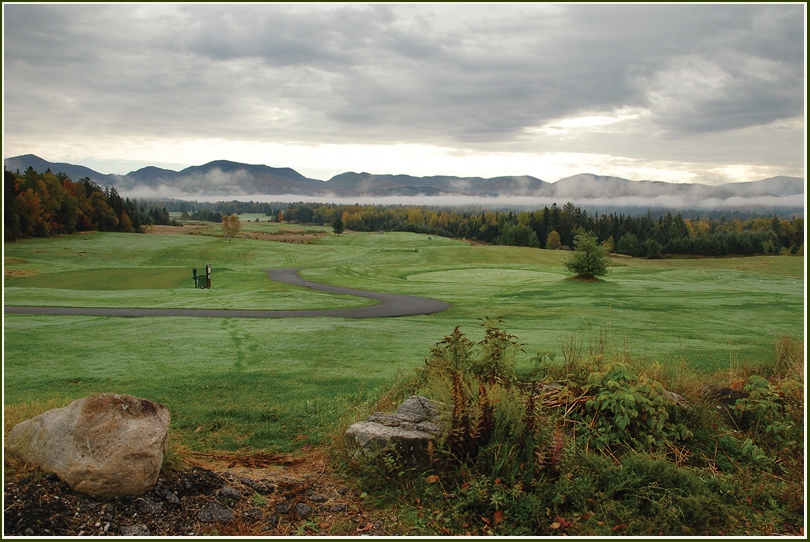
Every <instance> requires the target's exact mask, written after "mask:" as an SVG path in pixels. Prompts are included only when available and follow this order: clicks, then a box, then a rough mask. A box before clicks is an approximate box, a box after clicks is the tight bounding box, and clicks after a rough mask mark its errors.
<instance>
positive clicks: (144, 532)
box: [121, 523, 149, 536]
mask: <svg viewBox="0 0 810 542" xmlns="http://www.w3.org/2000/svg"><path fill="white" fill-rule="evenodd" d="M121 536H149V528H148V527H147V526H146V525H141V524H140V523H138V524H136V525H124V526H123V527H121Z"/></svg>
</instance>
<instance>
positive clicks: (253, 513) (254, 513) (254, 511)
mask: <svg viewBox="0 0 810 542" xmlns="http://www.w3.org/2000/svg"><path fill="white" fill-rule="evenodd" d="M245 516H247V517H249V518H250V519H254V520H257V521H258V520H260V519H262V518H263V517H264V513H263V512H262V511H261V509H260V508H251V509H250V510H246V511H245Z"/></svg>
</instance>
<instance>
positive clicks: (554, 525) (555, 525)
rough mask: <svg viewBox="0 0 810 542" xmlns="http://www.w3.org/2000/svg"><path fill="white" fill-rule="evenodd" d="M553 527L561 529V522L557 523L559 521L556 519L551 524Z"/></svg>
mask: <svg viewBox="0 0 810 542" xmlns="http://www.w3.org/2000/svg"><path fill="white" fill-rule="evenodd" d="M551 528H552V529H559V528H560V524H559V523H557V522H556V521H555V522H554V523H552V524H551Z"/></svg>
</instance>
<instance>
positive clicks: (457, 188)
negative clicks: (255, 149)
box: [4, 154, 805, 208]
mask: <svg viewBox="0 0 810 542" xmlns="http://www.w3.org/2000/svg"><path fill="white" fill-rule="evenodd" d="M4 165H5V167H6V168H7V169H9V170H12V171H13V170H19V171H20V172H23V171H25V170H26V169H28V167H29V166H30V167H33V168H34V169H35V170H36V171H40V172H42V171H46V170H48V169H50V171H51V172H53V173H58V172H64V173H65V174H67V175H69V176H70V177H71V178H72V179H73V180H79V179H81V178H84V177H89V178H91V179H93V180H94V181H96V182H97V183H99V184H100V185H102V186H114V187H115V188H116V189H117V190H118V191H119V192H120V193H122V194H127V193H130V192H136V191H137V192H138V193H144V192H146V193H149V191H151V192H152V193H154V194H155V197H174V198H178V199H182V198H189V199H193V198H194V197H203V196H206V197H216V196H220V195H221V196H228V197H235V196H240V195H242V196H302V197H304V196H306V197H319V196H321V197H324V198H329V197H339V198H353V197H391V196H399V197H407V196H472V197H481V198H493V197H504V196H511V197H535V198H551V199H555V200H556V201H558V202H560V203H562V202H567V201H572V202H575V203H576V202H588V201H597V200H599V201H601V200H613V201H617V200H622V201H623V202H624V203H625V204H627V205H635V203H634V202H636V201H637V202H639V203H638V205H646V206H651V205H653V204H660V206H672V207H683V208H688V206H689V204H690V203H694V202H707V201H709V202H711V201H713V200H715V199H716V200H718V201H719V200H723V201H735V200H753V202H754V203H755V202H756V201H755V200H757V199H758V198H759V199H760V200H762V201H763V204H765V205H766V206H771V205H777V206H778V205H783V204H784V205H787V204H789V205H792V206H796V207H804V193H805V187H804V179H803V178H798V177H772V178H770V179H764V180H761V181H754V182H738V183H728V184H722V185H717V186H709V185H702V184H695V183H667V182H663V181H631V180H628V179H623V178H620V177H610V176H600V175H594V174H591V173H583V174H579V175H574V176H571V177H566V178H565V179H560V180H559V181H557V182H554V183H550V182H546V181H543V180H541V179H538V178H535V177H531V176H529V175H522V176H502V177H493V178H489V179H485V178H482V177H454V176H445V175H436V176H428V177H414V176H411V175H393V174H372V173H365V172H363V173H355V172H346V173H341V174H340V175H336V176H334V177H332V178H331V179H329V180H328V181H322V180H318V179H310V178H308V177H305V176H304V175H301V174H300V173H298V172H297V171H295V170H294V169H292V168H275V167H270V166H265V165H251V164H242V163H239V162H231V161H228V160H215V161H213V162H209V163H207V164H204V165H201V166H191V167H188V168H185V169H183V170H181V171H173V170H169V169H163V168H158V167H154V166H147V167H144V168H141V169H139V170H136V171H132V172H130V173H127V174H126V175H116V174H103V173H98V172H97V171H93V170H92V169H90V168H87V167H84V166H81V165H74V164H67V163H61V162H48V161H46V160H43V159H42V158H39V157H38V156H35V155H32V154H26V155H23V156H16V157H13V158H7V159H5V160H4ZM642 201H643V202H644V203H643V204H642V203H641V202H642ZM774 202H776V203H774ZM779 202H783V203H779ZM738 204H739V203H738Z"/></svg>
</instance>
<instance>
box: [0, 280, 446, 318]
mask: <svg viewBox="0 0 810 542" xmlns="http://www.w3.org/2000/svg"><path fill="white" fill-rule="evenodd" d="M264 271H267V278H269V279H270V280H275V281H278V282H287V283H289V284H294V285H296V286H303V287H304V288H311V289H313V290H320V291H322V292H330V293H333V294H347V295H354V296H358V297H365V298H368V299H375V300H377V301H380V303H378V304H376V305H370V306H368V307H356V308H353V309H331V310H302V311H261V310H225V309H117V308H116V309H113V308H109V309H104V308H82V307H3V312H4V313H5V314H47V315H57V316H61V315H71V316H124V317H140V316H203V317H214V318H302V317H308V318H312V317H324V316H325V317H336V318H392V317H396V316H417V315H423V314H433V313H436V312H440V311H443V310H445V309H447V308H449V307H450V305H449V304H448V303H445V302H444V301H437V300H435V299H428V298H426V297H416V296H412V295H399V294H384V293H379V292H368V291H366V290H355V289H353V288H341V287H340V286H330V285H328V284H321V283H319V282H312V281H309V280H304V279H302V278H301V276H300V275H299V274H298V271H300V269H264Z"/></svg>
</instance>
